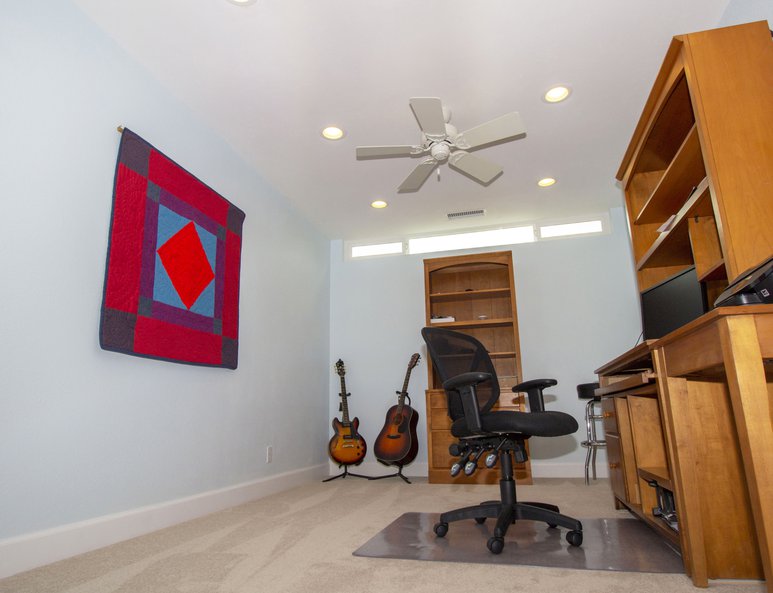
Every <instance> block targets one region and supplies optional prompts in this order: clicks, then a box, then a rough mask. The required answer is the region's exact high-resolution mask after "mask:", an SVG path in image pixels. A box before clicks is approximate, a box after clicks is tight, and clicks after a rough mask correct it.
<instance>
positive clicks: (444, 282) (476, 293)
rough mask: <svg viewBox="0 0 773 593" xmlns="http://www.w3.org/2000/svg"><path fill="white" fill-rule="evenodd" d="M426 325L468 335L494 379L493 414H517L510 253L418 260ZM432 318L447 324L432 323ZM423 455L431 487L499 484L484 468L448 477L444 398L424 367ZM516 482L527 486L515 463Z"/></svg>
mask: <svg viewBox="0 0 773 593" xmlns="http://www.w3.org/2000/svg"><path fill="white" fill-rule="evenodd" d="M424 290H425V305H426V307H425V310H426V325H427V326H433V327H444V328H448V329H453V330H456V331H460V332H463V333H465V334H469V335H471V336H473V337H475V338H476V339H478V340H480V342H481V343H482V344H483V345H484V346H486V349H487V350H488V352H489V355H490V356H491V359H492V361H493V363H494V367H495V368H496V371H497V377H498V378H499V386H500V396H499V402H498V403H497V405H496V407H495V408H494V409H510V410H521V409H524V406H523V399H522V398H523V395H522V394H519V393H513V392H512V387H513V386H514V385H516V384H517V383H519V382H520V381H521V380H522V379H521V352H520V344H519V340H518V316H517V311H516V301H515V283H514V281H513V260H512V253H511V252H509V251H500V252H494V253H483V254H476V255H461V256H453V257H440V258H434V259H426V260H424ZM433 318H453V319H454V320H453V321H446V322H433ZM427 368H428V370H429V383H428V389H427V439H428V443H427V451H428V453H429V455H428V456H429V481H430V482H432V483H451V482H453V483H486V484H492V483H495V482H497V481H498V480H499V474H498V472H497V470H489V469H486V468H485V467H481V468H480V469H478V470H477V471H476V472H475V473H474V474H473V475H472V476H470V477H468V476H465V475H464V474H462V475H459V476H457V477H452V476H451V474H450V473H449V470H450V468H451V464H452V463H453V462H454V461H455V460H456V458H454V457H452V456H451V455H450V453H449V452H448V446H449V445H450V444H451V443H453V442H455V441H456V439H454V437H453V436H451V431H450V427H451V419H450V418H449V417H448V410H447V407H446V396H445V392H444V391H443V387H442V384H441V383H442V382H441V381H440V377H439V376H438V374H437V372H436V371H435V370H434V368H433V366H432V364H431V363H430V364H428V365H427ZM515 473H516V480H517V481H518V482H519V483H531V466H530V464H529V462H528V461H527V462H526V463H522V464H516V466H515Z"/></svg>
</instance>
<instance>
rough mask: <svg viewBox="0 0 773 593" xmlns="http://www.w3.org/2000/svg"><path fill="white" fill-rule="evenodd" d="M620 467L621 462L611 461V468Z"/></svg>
mask: <svg viewBox="0 0 773 593" xmlns="http://www.w3.org/2000/svg"><path fill="white" fill-rule="evenodd" d="M618 467H620V464H619V463H610V464H609V469H617V468H618Z"/></svg>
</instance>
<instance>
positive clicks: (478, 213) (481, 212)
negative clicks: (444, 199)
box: [446, 210, 486, 220]
mask: <svg viewBox="0 0 773 593" xmlns="http://www.w3.org/2000/svg"><path fill="white" fill-rule="evenodd" d="M485 215H486V211H485V210H462V211H461V212H449V213H448V214H446V216H448V220H456V219H457V218H469V217H470V216H485Z"/></svg>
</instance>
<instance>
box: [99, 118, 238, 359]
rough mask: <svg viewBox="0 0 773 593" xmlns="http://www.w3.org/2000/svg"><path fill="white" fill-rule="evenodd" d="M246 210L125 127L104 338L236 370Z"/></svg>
mask: <svg viewBox="0 0 773 593" xmlns="http://www.w3.org/2000/svg"><path fill="white" fill-rule="evenodd" d="M243 222H244V212H242V211H241V210H240V209H239V208H237V207H236V206H234V205H233V204H231V203H230V202H229V201H228V200H226V199H225V198H224V197H223V196H221V195H220V194H218V193H217V192H215V191H214V190H213V189H211V188H210V187H208V186H207V185H205V184H204V183H202V182H201V181H200V180H199V179H197V178H196V177H194V176H193V175H191V174H190V173H189V172H188V171H186V170H185V169H183V168H182V167H180V166H179V165H178V164H176V163H175V162H174V161H172V160H171V159H170V158H169V157H167V156H166V155H164V154H163V153H161V152H160V151H158V150H156V148H154V147H153V146H152V145H150V144H149V143H147V142H146V141H145V140H143V139H142V138H140V137H139V136H138V135H137V134H135V133H133V132H132V131H130V130H128V129H126V128H124V129H123V132H122V135H121V143H120V147H119V149H118V161H117V163H116V170H115V181H114V185H113V212H112V216H111V220H110V235H109V244H108V250H107V264H106V270H105V285H104V294H103V299H102V316H101V321H100V329H99V342H100V346H101V347H102V348H103V349H105V350H111V351H114V352H122V353H124V354H131V355H134V356H142V357H146V358H156V359H160V360H168V361H173V362H179V363H186V364H195V365H203V366H215V367H225V368H229V369H235V368H236V365H237V361H238V351H239V268H240V261H241V245H242V224H243Z"/></svg>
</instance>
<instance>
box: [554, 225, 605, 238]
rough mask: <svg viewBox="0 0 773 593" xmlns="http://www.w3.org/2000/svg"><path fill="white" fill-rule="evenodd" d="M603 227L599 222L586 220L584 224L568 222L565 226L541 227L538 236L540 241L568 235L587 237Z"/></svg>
mask: <svg viewBox="0 0 773 593" xmlns="http://www.w3.org/2000/svg"><path fill="white" fill-rule="evenodd" d="M603 230H604V225H603V224H602V222H601V221H600V220H586V221H585V222H570V223H567V224H552V225H548V226H541V227H540V228H539V236H540V238H541V239H550V238H552V237H567V236H569V235H587V234H588V233H600V232H602V231H603Z"/></svg>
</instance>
